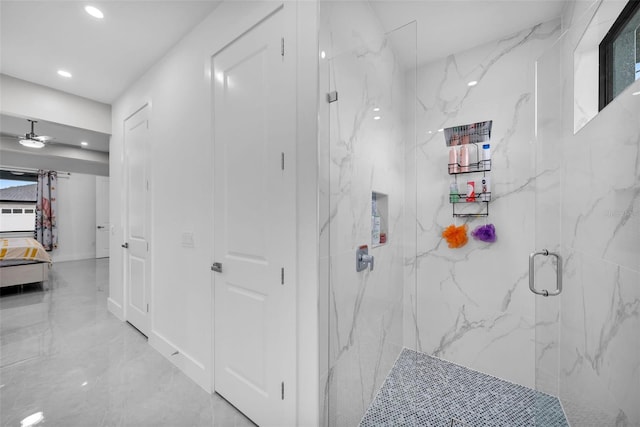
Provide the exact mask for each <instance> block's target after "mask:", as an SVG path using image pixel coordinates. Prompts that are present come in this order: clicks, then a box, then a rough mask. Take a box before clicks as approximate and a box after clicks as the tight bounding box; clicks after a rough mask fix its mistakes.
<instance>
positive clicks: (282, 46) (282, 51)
mask: <svg viewBox="0 0 640 427" xmlns="http://www.w3.org/2000/svg"><path fill="white" fill-rule="evenodd" d="M280 55H282V56H284V37H282V38H281V39H280Z"/></svg>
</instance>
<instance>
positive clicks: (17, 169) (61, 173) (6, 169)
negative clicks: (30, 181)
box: [0, 166, 71, 176]
mask: <svg viewBox="0 0 640 427" xmlns="http://www.w3.org/2000/svg"><path fill="white" fill-rule="evenodd" d="M0 169H2V170H5V171H9V172H32V173H37V172H38V170H39V169H33V168H21V167H14V166H0ZM55 172H57V173H58V175H67V176H71V172H63V171H55Z"/></svg>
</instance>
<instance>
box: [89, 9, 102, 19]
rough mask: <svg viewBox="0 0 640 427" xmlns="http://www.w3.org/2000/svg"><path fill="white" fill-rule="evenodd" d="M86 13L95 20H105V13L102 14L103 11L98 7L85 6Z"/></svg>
mask: <svg viewBox="0 0 640 427" xmlns="http://www.w3.org/2000/svg"><path fill="white" fill-rule="evenodd" d="M84 10H85V12H87V13H88V14H89V15H91V16H93V17H94V18H98V19H102V18H104V13H102V11H101V10H100V9H98V8H97V7H94V6H85V7H84Z"/></svg>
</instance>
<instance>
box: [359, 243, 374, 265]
mask: <svg viewBox="0 0 640 427" xmlns="http://www.w3.org/2000/svg"><path fill="white" fill-rule="evenodd" d="M373 260H374V258H373V255H369V247H368V246H367V245H362V246H360V247H359V248H358V249H357V250H356V271H362V270H366V268H367V265H369V266H370V267H369V269H370V270H371V271H373Z"/></svg>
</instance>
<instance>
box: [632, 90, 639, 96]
mask: <svg viewBox="0 0 640 427" xmlns="http://www.w3.org/2000/svg"><path fill="white" fill-rule="evenodd" d="M631 95H633V96H638V95H640V90H639V91H637V92H633V93H632V94H631Z"/></svg>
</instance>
